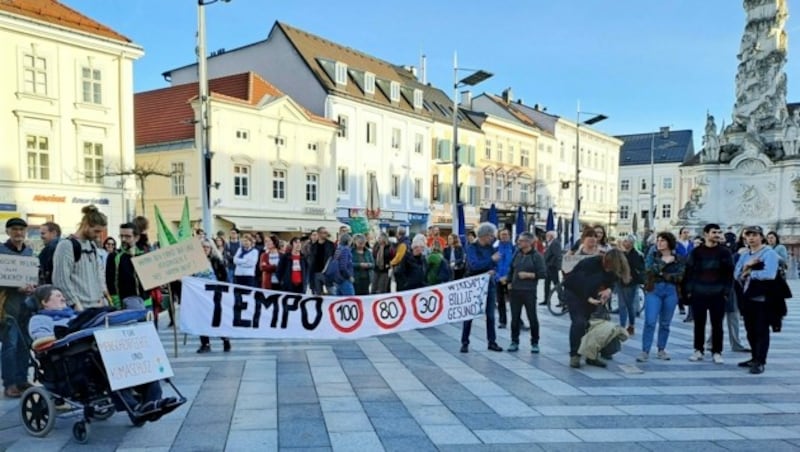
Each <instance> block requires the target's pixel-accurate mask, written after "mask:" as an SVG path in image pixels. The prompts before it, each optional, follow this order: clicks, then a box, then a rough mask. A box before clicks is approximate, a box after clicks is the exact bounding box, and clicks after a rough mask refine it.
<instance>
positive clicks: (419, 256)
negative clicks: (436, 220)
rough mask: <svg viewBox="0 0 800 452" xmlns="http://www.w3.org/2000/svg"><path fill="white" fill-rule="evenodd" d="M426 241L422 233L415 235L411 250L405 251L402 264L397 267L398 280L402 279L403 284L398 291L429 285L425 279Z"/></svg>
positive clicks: (398, 287)
mask: <svg viewBox="0 0 800 452" xmlns="http://www.w3.org/2000/svg"><path fill="white" fill-rule="evenodd" d="M426 242H427V240H426V239H425V236H424V235H422V234H419V235H417V236H416V237H414V240H413V241H412V242H411V251H410V252H407V253H405V255H404V256H403V260H402V261H401V262H400V265H398V266H397V267H396V268H395V275H397V276H398V277H399V279H398V281H402V286H401V285H398V286H397V290H398V291H403V290H413V289H419V288H420V287H425V286H426V285H427V284H426V281H425V276H426V268H427V260H426V258H425V255H424V253H425V244H426ZM398 284H399V283H398Z"/></svg>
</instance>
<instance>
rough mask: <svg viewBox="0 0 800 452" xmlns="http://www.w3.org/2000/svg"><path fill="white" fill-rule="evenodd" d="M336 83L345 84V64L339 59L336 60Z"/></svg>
mask: <svg viewBox="0 0 800 452" xmlns="http://www.w3.org/2000/svg"><path fill="white" fill-rule="evenodd" d="M336 84H337V85H347V65H346V64H344V63H341V62H339V61H337V62H336Z"/></svg>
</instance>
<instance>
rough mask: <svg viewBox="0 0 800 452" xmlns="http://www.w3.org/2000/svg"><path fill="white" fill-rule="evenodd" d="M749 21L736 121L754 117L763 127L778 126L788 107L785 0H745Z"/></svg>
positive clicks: (742, 47) (742, 124) (739, 73)
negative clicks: (785, 70) (785, 68)
mask: <svg viewBox="0 0 800 452" xmlns="http://www.w3.org/2000/svg"><path fill="white" fill-rule="evenodd" d="M744 9H745V13H746V16H747V18H746V25H745V29H744V34H743V35H742V41H741V45H740V47H739V55H737V57H738V59H739V67H738V70H737V74H736V103H735V105H734V113H733V116H734V125H735V126H736V128H737V129H739V130H743V129H745V128H746V127H747V124H748V122H749V121H750V120H755V122H756V124H757V125H758V126H759V128H760V129H761V130H770V129H775V128H779V127H781V126H782V124H781V123H780V121H779V118H780V114H781V110H782V109H784V108H786V107H785V105H786V76H785V72H784V65H785V64H786V52H787V47H788V44H787V38H786V31H785V25H786V19H787V17H788V9H787V6H786V0H744Z"/></svg>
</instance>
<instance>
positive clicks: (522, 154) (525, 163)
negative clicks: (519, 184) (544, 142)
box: [519, 149, 531, 168]
mask: <svg viewBox="0 0 800 452" xmlns="http://www.w3.org/2000/svg"><path fill="white" fill-rule="evenodd" d="M530 154H531V151H529V150H527V149H520V150H519V166H522V167H525V168H528V167H529V166H530V165H531V155H530Z"/></svg>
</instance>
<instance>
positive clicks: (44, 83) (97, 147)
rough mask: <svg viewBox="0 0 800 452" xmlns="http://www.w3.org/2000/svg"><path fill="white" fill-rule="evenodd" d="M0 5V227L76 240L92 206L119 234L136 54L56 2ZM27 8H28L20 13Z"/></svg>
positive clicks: (130, 152)
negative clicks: (56, 230) (21, 222)
mask: <svg viewBox="0 0 800 452" xmlns="http://www.w3.org/2000/svg"><path fill="white" fill-rule="evenodd" d="M17 4H18V7H19V8H21V9H14V8H12V7H11V5H4V4H3V3H0V60H2V61H4V62H5V64H4V69H5V70H3V71H2V75H0V77H2V81H0V105H3V107H4V108H5V109H6V112H7V114H6V115H4V116H3V119H0V136H2V137H3V141H4V142H3V145H4V149H5V150H4V151H3V162H2V164H0V220H2V221H3V222H5V219H6V218H9V217H13V216H19V217H22V218H24V219H26V220H27V221H28V223H29V224H30V225H31V226H33V227H36V226H38V225H41V224H42V223H45V222H47V221H55V222H56V223H58V224H60V225H61V227H62V228H63V229H64V231H65V232H67V233H69V232H71V231H74V230H75V229H76V228H77V226H78V224H79V222H80V219H81V216H82V214H81V208H82V207H83V206H84V205H87V204H90V203H91V204H95V205H97V206H98V208H99V209H100V210H101V211H102V212H104V213H105V214H106V215H107V216H108V217H109V224H112V225H113V224H119V223H121V222H123V221H124V220H126V219H127V218H128V217H129V216H130V215H131V214H132V212H133V202H134V201H135V195H136V193H135V184H134V181H133V180H129V178H127V177H120V176H111V175H110V174H114V173H118V172H120V171H121V170H125V169H127V168H130V167H132V166H133V163H134V138H133V62H134V61H135V60H136V59H138V58H139V57H141V56H142V55H143V51H142V48H141V47H139V46H137V45H136V44H134V43H133V42H131V41H130V40H129V39H128V38H126V37H124V36H122V35H120V34H118V33H116V32H114V31H113V30H111V29H110V28H108V27H105V26H103V25H102V24H99V23H97V22H95V21H93V20H92V19H90V18H88V17H86V16H83V15H81V14H80V13H78V12H76V11H74V10H72V9H70V8H66V7H64V6H63V5H60V4H59V3H58V2H52V4H50V5H47V6H46V10H38V8H34V6H35V5H27V4H26V3H25V2H17ZM26 8H30V10H27V9H26Z"/></svg>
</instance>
